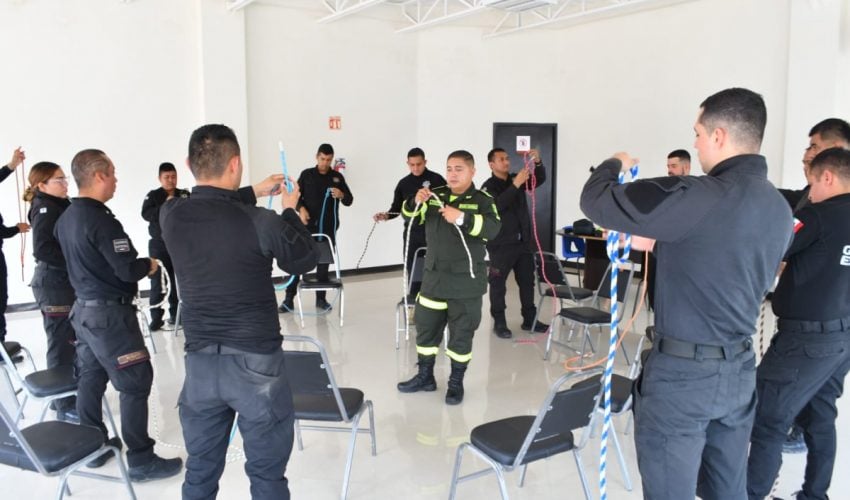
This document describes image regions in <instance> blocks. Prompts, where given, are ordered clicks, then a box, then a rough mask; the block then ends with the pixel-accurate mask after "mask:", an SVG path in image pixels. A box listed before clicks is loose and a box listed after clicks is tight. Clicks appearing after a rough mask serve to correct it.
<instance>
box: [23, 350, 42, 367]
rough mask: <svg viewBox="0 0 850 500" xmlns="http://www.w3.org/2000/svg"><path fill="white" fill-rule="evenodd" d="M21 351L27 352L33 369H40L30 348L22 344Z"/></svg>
mask: <svg viewBox="0 0 850 500" xmlns="http://www.w3.org/2000/svg"><path fill="white" fill-rule="evenodd" d="M21 352H23V353H25V354H26V355H27V359H29V360H30V366H31V367H32V371H34V372H35V371H38V368H36V367H35V360H34V359H32V353H31V352H30V350H29V349H27V348H26V347H24V346H21Z"/></svg>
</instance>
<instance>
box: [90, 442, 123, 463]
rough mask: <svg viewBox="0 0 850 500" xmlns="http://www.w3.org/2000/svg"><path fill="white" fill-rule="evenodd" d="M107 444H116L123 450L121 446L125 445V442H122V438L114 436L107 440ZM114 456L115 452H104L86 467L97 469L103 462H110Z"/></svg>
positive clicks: (115, 445)
mask: <svg viewBox="0 0 850 500" xmlns="http://www.w3.org/2000/svg"><path fill="white" fill-rule="evenodd" d="M106 446H114V447H116V448H118V451H121V448H122V447H123V446H124V445H123V443H121V438H119V437H114V438H112V439H110V440H109V441H107V442H106ZM114 456H115V454H114V453H104V454H103V455H100V456H99V457H97V458H95V459H93V460H91V461H89V463H87V464H86V467H88V468H89V469H97V468H98V467H103V464H105V463H106V462H108V461H109V459H110V458H112V457H114Z"/></svg>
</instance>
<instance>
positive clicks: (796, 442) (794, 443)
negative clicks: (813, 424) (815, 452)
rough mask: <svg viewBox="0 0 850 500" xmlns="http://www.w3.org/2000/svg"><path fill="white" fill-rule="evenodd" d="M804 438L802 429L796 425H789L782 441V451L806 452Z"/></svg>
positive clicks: (791, 452) (790, 452)
mask: <svg viewBox="0 0 850 500" xmlns="http://www.w3.org/2000/svg"><path fill="white" fill-rule="evenodd" d="M807 450H808V448H806V440H805V439H804V438H803V430H802V429H800V428H799V427H797V426H796V425H793V426H791V430H789V431H788V435H787V436H785V442H784V443H782V453H788V454H795V453H806V451H807Z"/></svg>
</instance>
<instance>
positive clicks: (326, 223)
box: [298, 167, 354, 237]
mask: <svg viewBox="0 0 850 500" xmlns="http://www.w3.org/2000/svg"><path fill="white" fill-rule="evenodd" d="M298 188H299V189H300V190H301V200H299V203H298V206H299V208H300V207H302V206H303V207H304V208H306V209H307V212H309V214H310V220H309V221H308V222H307V227H308V228H309V229H310V232H312V233H324V234H327V235H330V236H331V237H333V235H334V232H335V231H336V229H337V228H339V213H338V212H337V214H336V215H334V205H335V204H336V203H339V202H340V201H342V204H343V205H345V206H346V207H348V206H351V203H352V202H353V201H354V196H353V195H352V194H351V190H350V189H348V184H346V183H345V177H343V175H342V174H341V173H339V172H335V171H334V170H333V169H329V170H328V172H327V173H325V174H322V173H319V167H313V168H308V169H305V170H303V171H302V172H301V175H300V176H298ZM329 188H338V189H340V190H341V191H342V192H343V194H344V195H343V197H342V199H341V200H336V199H335V198H332V197H331V196H330V195H329V194H327V192H328V189H329ZM325 197H327V201H325ZM322 207H324V209H325V212H324V216H322ZM320 221H321V223H322V227H319V222H320ZM334 223H336V225H334Z"/></svg>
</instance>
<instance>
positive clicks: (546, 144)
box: [493, 123, 558, 252]
mask: <svg viewBox="0 0 850 500" xmlns="http://www.w3.org/2000/svg"><path fill="white" fill-rule="evenodd" d="M518 136H520V137H524V136H528V137H530V138H531V147H532V148H534V149H537V150H538V151H540V159H541V160H542V161H543V165H545V166H546V182H545V183H544V184H543V185H540V186H538V188H537V190H536V191H535V193H534V206H535V208H536V213H533V214H531V217H532V218H534V220H536V221H537V234H538V237H539V238H540V245H541V246H542V247H543V250H544V251H547V252H554V251H555V247H554V243H555V199H556V196H555V186H556V185H557V182H556V180H557V176H556V175H555V174H556V172H557V168H556V167H557V164H556V158H557V152H558V149H557V146H558V125H557V124H556V123H494V124H493V147H494V148H502V149H504V150H505V151H507V153H508V157H509V158H510V160H511V172H518V171H519V169H521V168H522V167H523V158H522V153H517V137H518ZM526 196H528V195H526ZM528 209H529V211H531V210H532V199H531V197H530V196H529V198H528Z"/></svg>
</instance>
